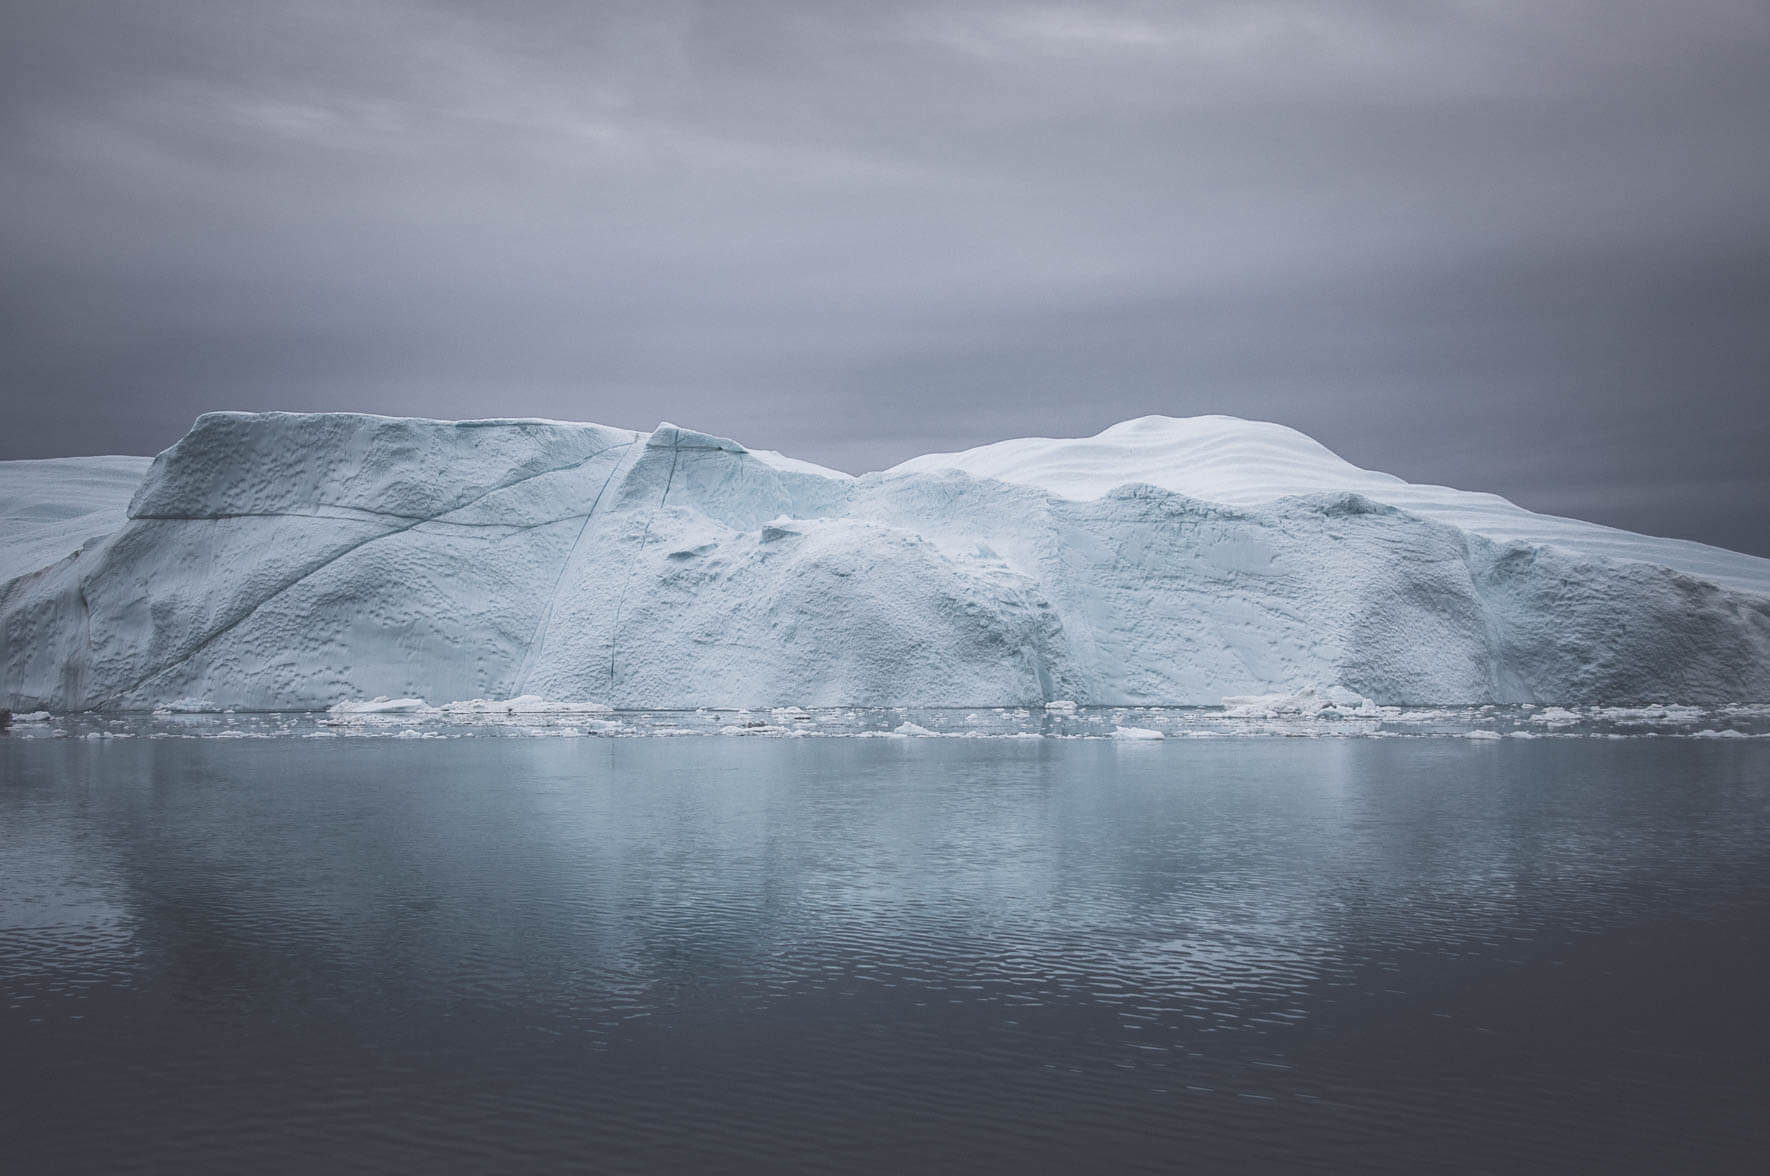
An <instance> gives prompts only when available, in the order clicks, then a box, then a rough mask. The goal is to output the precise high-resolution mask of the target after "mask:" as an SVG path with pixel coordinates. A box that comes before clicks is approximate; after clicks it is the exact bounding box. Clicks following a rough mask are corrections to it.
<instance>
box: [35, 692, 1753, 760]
mask: <svg viewBox="0 0 1770 1176" xmlns="http://www.w3.org/2000/svg"><path fill="white" fill-rule="evenodd" d="M388 703H396V704H400V705H397V706H389V705H379V704H388ZM686 736H707V737H713V738H743V739H895V740H908V741H912V742H928V741H933V742H936V743H938V742H941V741H951V740H960V741H966V740H1014V741H1024V740H1041V739H1044V740H1067V739H1080V740H1095V741H1098V742H1100V743H1102V744H1153V743H1156V742H1162V741H1168V740H1189V739H1240V738H1260V739H1264V738H1289V739H1298V738H1303V739H1420V738H1433V739H1446V738H1449V739H1462V740H1473V741H1475V742H1476V743H1489V742H1492V741H1496V740H1506V741H1511V740H1535V739H1551V740H1554V739H1561V740H1567V739H1668V738H1670V739H1698V740H1725V741H1728V742H1732V741H1739V740H1747V741H1760V742H1761V741H1770V705H1765V704H1759V705H1744V704H1737V703H1736V704H1731V705H1727V706H1716V707H1681V706H1655V707H1606V706H1593V707H1576V708H1571V709H1570V708H1566V707H1540V706H1533V705H1530V704H1521V705H1498V704H1492V703H1487V704H1482V705H1479V706H1459V707H1405V708H1404V707H1393V706H1381V705H1378V704H1376V703H1370V702H1368V701H1366V702H1364V703H1363V704H1361V705H1359V706H1356V707H1344V708H1342V707H1338V706H1332V707H1322V708H1319V709H1314V710H1311V709H1308V708H1302V707H1290V706H1273V707H1269V708H1265V709H1263V710H1262V709H1258V708H1253V709H1250V708H1247V707H1245V706H1237V707H1158V706H1136V707H1074V706H1072V707H1066V708H1061V709H1057V710H1048V709H1046V708H1044V707H1040V706H1022V707H976V708H967V707H946V708H941V707H811V708H806V707H797V706H788V707H757V708H755V709H753V710H715V709H705V708H703V709H696V710H692V711H683V710H618V711H589V710H583V709H575V708H573V707H570V706H558V707H548V706H540V705H537V706H533V707H529V708H524V709H512V708H508V707H504V706H502V705H498V704H494V705H492V706H490V707H477V706H471V705H463V704H460V703H443V704H441V705H436V706H433V705H430V704H429V703H426V702H424V701H423V700H421V699H375V700H371V702H370V703H354V704H342V705H338V706H333V707H331V708H329V709H327V710H323V711H295V712H264V711H221V712H210V713H196V712H190V711H173V710H156V711H152V712H150V713H146V714H143V713H140V712H131V713H123V714H117V713H106V712H99V711H89V712H86V713H83V714H67V715H50V714H48V713H47V712H42V711H37V712H33V713H31V714H28V715H24V716H20V717H19V718H18V719H16V720H15V723H14V726H13V728H12V730H11V731H10V732H9V734H8V738H11V739H17V740H37V739H49V740H56V739H62V740H80V741H89V742H105V741H108V740H118V739H121V740H128V739H150V740H151V739H291V738H301V739H353V740H354V739H432V740H435V739H473V738H518V739H520V738H565V739H573V738H579V739H581V738H609V739H632V738H638V739H646V738H681V737H686ZM1133 754H1135V753H1133Z"/></svg>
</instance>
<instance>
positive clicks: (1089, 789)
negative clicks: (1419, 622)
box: [0, 737, 1770, 1173]
mask: <svg viewBox="0 0 1770 1176" xmlns="http://www.w3.org/2000/svg"><path fill="white" fill-rule="evenodd" d="M1767 896H1770V743H1767V742H1766V741H1763V740H1750V739H1746V740H1713V741H1707V742H1705V741H1700V740H1687V739H1686V740H1679V739H1642V740H1626V741H1603V740H1566V741H1551V740H1534V741H1524V740H1518V741H1513V740H1504V741H1498V740H1496V741H1489V742H1477V741H1469V740H1456V739H1434V738H1423V739H1411V740H1391V741H1371V740H1350V739H1264V738H1256V739H1236V740H1218V741H1212V740H1198V741H1175V740H1170V741H1168V742H1166V743H1159V742H1148V743H1143V742H1124V741H1097V742H1090V741H1076V742H1062V741H1054V740H1029V741H1024V742H1023V741H1012V740H1004V741H969V742H968V741H961V740H823V741H820V740H784V739H783V740H772V741H768V740H762V741H756V740H743V739H736V738H708V739H676V740H670V739H637V740H597V739H522V738H506V739H481V740H471V739H467V740H457V741H441V740H435V741H432V740H411V741H402V740H355V739H332V740H320V739H315V740H304V739H299V738H268V739H261V740H237V741H233V740H201V739H197V740H164V741H149V740H146V739H142V740H134V741H123V740H106V741H96V740H92V741H88V740H72V739H38V740H28V739H20V738H16V737H11V738H4V739H0V1167H4V1168H5V1169H6V1170H7V1171H12V1172H20V1173H25V1172H52V1171H69V1172H73V1171H82V1172H88V1171H89V1172H168V1173H172V1172H177V1173H186V1172H201V1171H213V1172H279V1171H314V1172H322V1171H323V1172H349V1171H377V1172H384V1171H400V1170H404V1171H481V1172H511V1171H537V1170H588V1171H757V1172H778V1171H835V1170H841V1171H853V1172H907V1171H916V1172H929V1171H951V1172H960V1171H1064V1170H1069V1171H1078V1172H1080V1171H1088V1172H1094V1171H1105V1170H1115V1169H1120V1170H1150V1171H1185V1170H1197V1171H1231V1170H1234V1171H1250V1170H1253V1171H1391V1170H1392V1171H1493V1172H1516V1171H1550V1170H1557V1171H1565V1170H1586V1171H1619V1170H1631V1171H1656V1172H1660V1171H1727V1170H1741V1171H1759V1170H1762V1169H1761V1168H1760V1165H1761V1164H1762V1163H1763V1158H1764V1156H1765V1155H1766V1154H1767V1153H1766V1148H1770V1127H1767V1123H1770V1064H1767V1062H1766V1058H1767V1057H1770V1017H1767V1015H1766V1013H1765V1011H1764V1006H1765V1001H1764V975H1765V967H1766V965H1770V943H1767V940H1770V897H1767Z"/></svg>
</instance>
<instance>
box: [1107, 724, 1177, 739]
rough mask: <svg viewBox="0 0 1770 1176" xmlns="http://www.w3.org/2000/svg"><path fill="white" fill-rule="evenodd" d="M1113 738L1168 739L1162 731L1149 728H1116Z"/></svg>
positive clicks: (1113, 731) (1113, 730)
mask: <svg viewBox="0 0 1770 1176" xmlns="http://www.w3.org/2000/svg"><path fill="white" fill-rule="evenodd" d="M1112 737H1113V738H1114V739H1166V738H1167V736H1166V735H1163V734H1162V733H1161V732H1160V731H1154V730H1151V729H1150V728H1148V727H1114V728H1113V729H1112Z"/></svg>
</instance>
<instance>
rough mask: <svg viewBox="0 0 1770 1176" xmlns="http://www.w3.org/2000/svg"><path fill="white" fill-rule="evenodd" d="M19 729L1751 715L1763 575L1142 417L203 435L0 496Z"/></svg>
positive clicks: (408, 426)
mask: <svg viewBox="0 0 1770 1176" xmlns="http://www.w3.org/2000/svg"><path fill="white" fill-rule="evenodd" d="M0 527H3V528H4V532H3V540H4V541H3V543H0V552H3V553H0V625H3V627H4V634H5V660H4V663H3V665H0V696H3V697H4V699H5V702H4V705H8V706H11V707H13V708H15V709H21V710H33V709H38V708H43V709H49V710H58V711H65V710H81V709H91V708H96V709H114V710H140V709H148V708H152V707H155V706H158V705H168V704H180V705H184V706H196V707H234V708H239V709H242V710H244V709H259V710H306V709H317V708H321V707H325V706H327V705H328V704H331V703H335V702H337V701H339V700H341V699H353V698H367V697H371V696H380V695H386V696H396V697H421V698H428V699H431V700H433V701H443V700H448V699H469V698H509V697H513V696H520V695H530V696H540V697H544V698H549V699H561V700H579V701H594V702H600V703H607V704H612V705H614V706H617V707H650V708H665V707H684V708H686V707H697V706H710V707H721V706H760V705H783V704H797V705H802V706H814V705H838V704H857V705H910V704H916V705H924V706H935V705H1007V704H1024V703H1037V702H1041V701H1050V700H1054V699H1070V700H1076V701H1079V702H1082V703H1084V704H1086V703H1099V704H1132V703H1139V704H1215V703H1217V702H1219V701H1221V700H1222V699H1223V698H1224V697H1225V696H1230V695H1259V694H1267V693H1274V692H1285V691H1296V690H1301V689H1304V688H1306V687H1310V686H1318V687H1324V688H1325V687H1330V686H1331V687H1336V688H1339V689H1343V690H1349V691H1352V692H1355V693H1356V694H1358V695H1363V696H1366V697H1369V698H1371V699H1375V700H1377V701H1378V702H1384V703H1471V702H1553V703H1569V704H1572V703H1647V702H1658V701H1679V702H1694V703H1706V702H1720V701H1729V700H1767V699H1770V560H1764V559H1759V558H1756V557H1752V556H1747V555H1741V554H1737V553H1734V552H1729V551H1723V550H1719V549H1716V548H1712V547H1705V546H1703V545H1701V544H1696V543H1688V542H1682V541H1677V540H1667V539H1654V538H1649V537H1646V536H1640V535H1633V534H1630V533H1627V532H1623V531H1617V530H1612V529H1610V528H1605V527H1599V526H1595V525H1592V524H1588V523H1581V522H1576V521H1573V520H1569V519H1558V518H1550V517H1547V516H1543V515H1537V514H1533V513H1531V512H1528V511H1525V510H1523V509H1521V508H1519V507H1517V506H1515V505H1513V504H1511V503H1509V502H1507V501H1505V500H1504V499H1501V498H1497V497H1494V496H1492V495H1485V494H1471V493H1465V492H1461V491H1456V490H1450V489H1446V488H1443V487H1437V486H1421V485H1413V484H1410V483H1407V482H1403V481H1401V480H1399V479H1397V478H1393V477H1390V476H1388V475H1386V474H1378V473H1372V472H1370V471H1366V470H1361V469H1358V468H1357V467H1355V466H1352V465H1350V464H1348V463H1347V462H1345V461H1343V460H1341V459H1340V458H1338V457H1337V456H1335V455H1334V454H1332V453H1331V452H1329V451H1328V450H1326V449H1325V448H1323V447H1322V446H1320V445H1318V444H1316V443H1315V442H1314V441H1312V440H1310V439H1309V438H1307V437H1305V436H1303V435H1302V434H1300V433H1297V432H1295V431H1293V430H1291V429H1287V428H1283V427H1281V426H1278V425H1272V424H1263V423H1257V422H1250V421H1242V420H1237V419H1234V418H1229V417H1198V418H1191V419H1184V420H1177V419H1172V418H1167V417H1144V418H1141V419H1138V420H1133V421H1127V422H1125V423H1123V424H1120V425H1115V426H1113V427H1112V428H1110V429H1107V430H1106V431H1105V432H1103V433H1101V434H1099V435H1098V436H1096V437H1092V438H1085V439H1076V440H1048V439H1032V440H1021V441H1007V442H1002V443H1000V444H997V445H989V446H984V447H982V448H980V449H974V450H971V451H968V452H965V453H954V454H936V455H930V456H927V457H921V458H916V459H914V460H912V461H909V462H906V463H904V464H903V465H900V466H897V467H896V468H894V469H890V470H886V471H884V472H882V473H875V474H868V475H865V476H863V477H858V478H857V477H851V476H849V475H847V474H843V473H839V472H837V471H834V470H829V469H824V468H822V467H819V466H815V465H811V464H809V463H806V462H801V461H795V460H793V459H790V458H786V457H782V456H781V455H779V454H776V453H771V452H767V451H762V450H750V449H746V448H745V447H744V446H742V445H739V444H737V443H736V442H734V441H729V440H725V439H723V438H719V437H713V436H709V435H707V434H704V433H697V432H692V431H690V430H688V429H682V428H677V427H676V426H674V425H669V424H665V425H660V426H659V427H658V428H657V429H656V430H654V431H653V432H651V433H649V434H647V433H636V432H631V431H627V430H623V429H614V428H606V427H603V426H599V425H584V424H566V423H560V422H553V421H535V420H496V421H462V422H445V421H429V420H409V419H394V418H387V417H375V416H361V415H354V414H323V415H298V414H288V413H266V414H243V413H212V414H209V415H206V416H203V417H202V418H200V419H199V420H198V421H197V423H196V425H195V426H194V427H193V428H192V430H191V431H190V433H189V434H188V435H187V436H185V437H184V438H183V439H182V440H181V441H179V442H178V443H177V444H176V445H174V446H173V447H172V448H170V449H168V450H167V451H166V452H164V453H162V454H160V456H159V457H157V458H155V459H153V462H152V464H151V466H150V465H148V463H147V462H146V461H145V460H144V459H135V458H72V459H67V460H63V461H47V462H8V463H0Z"/></svg>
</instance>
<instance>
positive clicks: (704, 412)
mask: <svg viewBox="0 0 1770 1176" xmlns="http://www.w3.org/2000/svg"><path fill="white" fill-rule="evenodd" d="M0 12H3V13H4V18H3V19H4V22H5V29H4V31H5V33H6V35H5V36H4V37H0V78H3V79H4V81H0V270H3V272H4V273H5V275H6V277H5V281H4V283H0V394H3V395H4V397H5V408H6V420H7V427H6V428H5V430H4V431H3V432H0V457H24V456H50V455H56V454H66V453H82V452H116V451H124V452H151V451H153V450H156V449H158V448H161V447H163V446H164V445H166V444H168V443H170V442H171V441H172V440H173V439H175V438H176V437H177V436H178V435H179V433H181V432H182V431H183V429H184V427H185V426H186V425H187V424H188V423H189V421H190V419H191V418H192V417H193V416H194V415H195V414H197V413H198V412H201V411H204V410H206V409H212V408H248V409H257V408H289V409H353V410H360V411H372V412H387V413H411V414H421V415H428V416H444V417H452V416H490V415H535V416H553V417H563V418H569V419H591V420H598V421H603V422H607V423H612V424H621V425H628V426H633V427H650V426H651V425H652V424H654V423H656V422H657V421H658V420H659V419H660V418H668V419H671V420H675V421H677V422H679V423H683V424H691V425H693V426H695V427H698V428H703V429H708V430H711V431H714V432H720V433H726V434H730V435H733V436H736V437H738V438H740V439H743V440H746V441H749V442H751V443H753V444H759V445H766V446H769V447H773V448H779V449H784V450H786V451H788V452H791V453H794V454H795V455H798V456H803V457H807V458H810V459H813V460H821V461H824V462H827V463H829V464H833V465H837V466H841V467H844V468H848V469H853V470H860V469H868V468H877V467H879V466H882V465H887V464H890V463H892V462H894V461H897V460H900V459H902V458H904V457H908V456H910V455H912V454H915V453H920V452H924V451H927V450H930V449H951V448H957V447H962V446H967V445H972V444H976V443H979V442H983V441H988V440H995V439H998V438H1001V437H1005V436H1015V435H1022V434H1027V433H1041V434H1056V435H1064V434H1077V433H1085V432H1092V431H1094V430H1096V429H1099V428H1101V427H1103V426H1105V425H1107V424H1109V423H1111V422H1113V421H1115V420H1118V419H1122V418H1124V417H1127V416H1133V415H1138V414H1142V413H1147V412H1166V413H1173V414H1189V413H1198V412H1227V413H1234V414H1237V415H1241V416H1248V417H1256V418H1265V419H1271V420H1277V421H1282V422H1284V423H1286V424H1290V425H1293V426H1296V427H1298V428H1301V429H1303V430H1305V431H1306V432H1309V433H1311V434H1312V435H1314V436H1316V437H1318V438H1320V439H1321V440H1322V441H1324V442H1326V443H1327V444H1329V445H1330V446H1332V447H1334V448H1336V449H1338V450H1339V451H1340V452H1341V453H1343V454H1345V455H1346V456H1347V457H1348V458H1350V459H1352V460H1354V461H1356V462H1358V463H1359V464H1361V465H1366V466H1372V467H1375V468H1379V469H1387V470H1391V471H1393V472H1396V473H1399V474H1402V475H1404V476H1407V477H1410V478H1414V479H1430V480H1436V481H1445V482H1449V483H1451V484H1454V485H1459V486H1465V487H1469V488H1475V489H1488V490H1495V491H1498V492H1500V493H1503V494H1506V495H1508V496H1510V497H1512V498H1514V499H1516V500H1517V501H1519V502H1522V503H1524V504H1525V505H1527V506H1530V507H1532V508H1535V509H1539V510H1547V511H1553V512H1556V513H1566V514H1573V515H1577V516H1580V517H1585V518H1591V519H1596V520H1599V521H1602V522H1608V523H1613V524H1616V525H1620V526H1625V527H1630V528H1635V529H1641V530H1646V531H1651V532H1657V533H1662V534H1673V535H1684V536H1689V537H1692V538H1697V539H1702V540H1706V541H1709V542H1715V543H1721V544H1724V545H1727V546H1731V547H1735V548H1739V549H1742V550H1748V551H1754V552H1759V553H1763V554H1770V461H1766V458H1765V455H1766V453H1767V452H1770V225H1767V214H1766V211H1765V210H1766V209H1770V125H1767V124H1770V120H1767V119H1766V117H1765V113H1764V112H1765V111H1770V6H1766V5H1765V4H1764V3H1762V2H1761V0H1685V2H1683V3H1679V4H1666V3H1664V2H1663V0H1565V2H1549V3H1544V2H1541V0H1534V2H1526V0H1516V2H1513V0H1441V2H1436V3H1435V2H1430V0H1409V2H1405V3H1404V2H1401V0H1234V2H1230V0H1220V2H1212V0H1205V2H1197V3H1172V4H1156V3H1134V2H1126V3H1106V2H1101V0H1092V2H1089V3H1077V4H1067V5H1066V4H1006V3H992V2H989V0H942V2H938V3H934V2H930V3H914V2H912V3H897V4H877V3H867V4H862V3H849V2H846V0H818V2H811V0H806V2H803V3H794V2H787V0H775V2H763V3H741V2H736V0H708V2H706V3H691V2H688V0H643V2H636V3H565V2H558V3H522V4H518V3H502V4H483V3H477V2H473V3H469V2H466V0H461V2H454V3H450V2H442V0H435V2H420V0H349V2H344V0H304V2H303V3H301V4H298V5H289V4H283V3H268V2H264V3H260V2H256V0H230V2H229V3H226V4H211V3H202V2H200V0H177V2H174V0H160V2H154V0H134V2H128V3H121V2H120V3H68V2H67V0H42V2H35V0H31V2H23V3H20V2H5V3H3V4H0Z"/></svg>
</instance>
